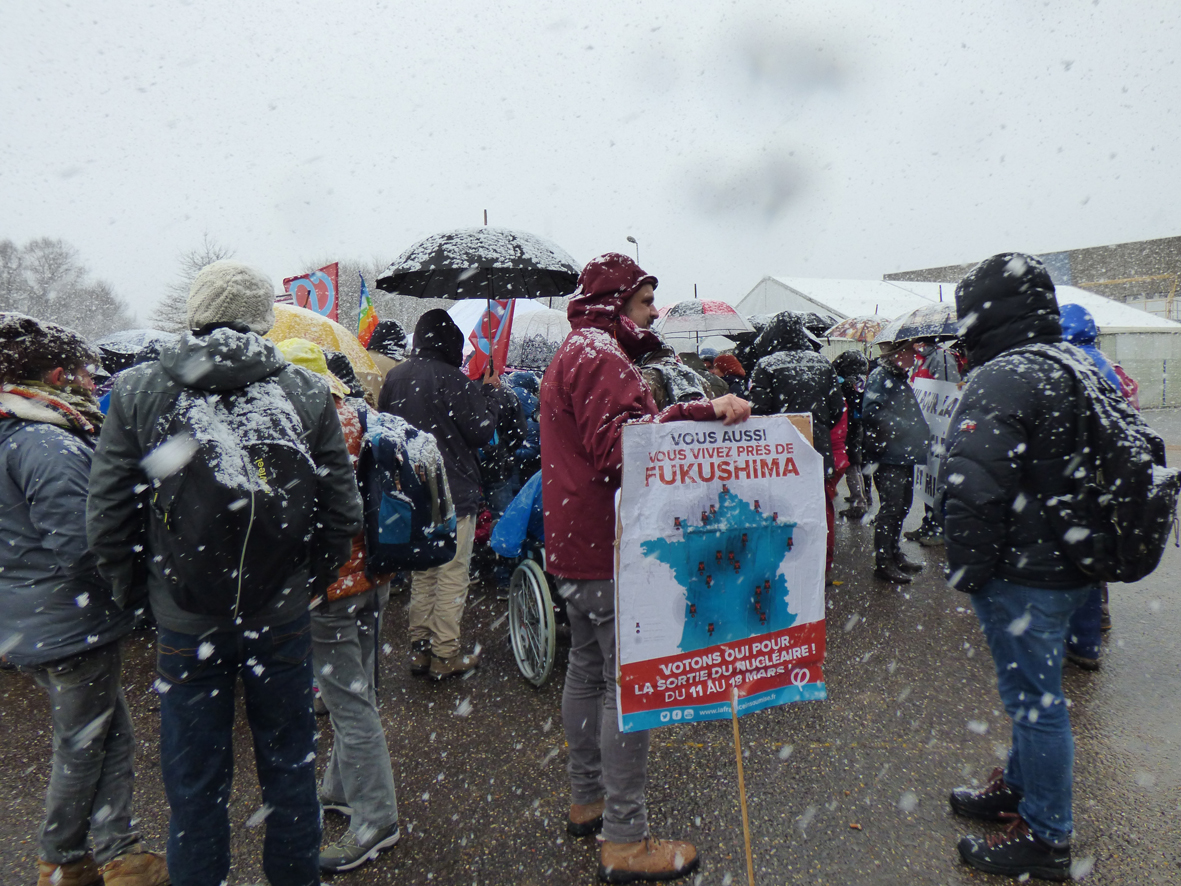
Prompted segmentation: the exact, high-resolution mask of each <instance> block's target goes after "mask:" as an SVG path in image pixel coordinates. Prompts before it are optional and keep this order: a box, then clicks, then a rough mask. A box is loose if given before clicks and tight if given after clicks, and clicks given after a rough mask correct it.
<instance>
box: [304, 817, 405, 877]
mask: <svg viewBox="0 0 1181 886" xmlns="http://www.w3.org/2000/svg"><path fill="white" fill-rule="evenodd" d="M365 830H367V831H369V832H370V833H369V834H365V835H364V836H365V838H366V839H360V838H358V837H357V835H356V834H354V833H353V831H352V830H351V829H350V830H349V832H348V833H347V834H345V835H344V837H343V838H342V839H341V840H339V841H338V842H336V843H330V844H329V845H327V846H325V847H324V848H323V849H321V850H320V870H322V871H327V872H328V873H330V874H339V873H340V872H341V871H351V870H352V869H353V868H359V867H360V866H361V865H363V864H365V863H366V862H368V861H373V859H375V858H377V856H378V854H379V853H380V852H381V851H382V850H384V849H389V848H390V847H391V846H393V845H394V844H395V843H397V842H398V840H400V839H401V838H402V831H401V829H400V828H399V827H398V825H397V823H396V822H395V823H394V824H392V825H390V826H389V827H388V828H385V829H384V830H380V831H374V830H373V828H365Z"/></svg>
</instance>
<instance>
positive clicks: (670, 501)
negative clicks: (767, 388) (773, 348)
mask: <svg viewBox="0 0 1181 886" xmlns="http://www.w3.org/2000/svg"><path fill="white" fill-rule="evenodd" d="M793 418H797V419H798V418H799V417H798V416H794V417H793ZM803 418H804V420H805V421H810V416H804V417H803ZM807 427H809V425H805V428H807ZM810 437H811V435H810V432H809V434H808V436H804V435H802V434H801V433H800V431H799V430H798V429H797V428H796V427H795V425H794V424H793V423H792V421H791V420H789V417H787V416H782V415H776V416H765V417H760V418H752V419H750V420H748V421H746V422H744V423H742V424H738V425H734V426H731V427H725V426H723V425H722V423H721V422H670V423H667V424H655V423H643V424H631V425H627V426H625V427H624V429H623V481H622V484H621V492H620V504H619V521H620V522H619V532H620V540H619V557H618V560H617V576H616V579H617V581H616V592H617V595H618V596H617V601H616V630H617V632H618V634H617V641H618V643H617V649H618V653H619V654H618V669H619V680H620V689H619V692H618V699H619V722H620V729H621V730H622V731H624V732H634V731H637V730H641V729H650V728H653V727H656V726H663V725H668V724H671V723H683V722H692V721H696V720H717V719H723V718H728V717H730V716H732V714H731V706H730V700H731V692H732V690H733V689H737V691H738V704H737V710H738V713H739V714H745V713H750V712H751V711H757V710H762V709H763V708H767V707H772V706H774V705H780V704H786V703H788V702H794V701H805V700H813V699H823V698H825V697H826V693H825V686H824V674H823V671H822V668H821V665H822V664H823V661H824V644H825V635H824V555H825V540H826V535H827V526H826V522H825V499H824V459H823V458H822V457H821V456H820V455H819V454H818V453H817V452H816V450H815V449H813V448H812V447H811V445H810V444H809V443H808V440H809V439H810Z"/></svg>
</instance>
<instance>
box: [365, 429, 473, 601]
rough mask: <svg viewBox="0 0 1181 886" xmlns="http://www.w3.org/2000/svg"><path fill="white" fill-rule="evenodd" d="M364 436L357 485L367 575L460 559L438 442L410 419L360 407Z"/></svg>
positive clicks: (438, 564)
mask: <svg viewBox="0 0 1181 886" xmlns="http://www.w3.org/2000/svg"><path fill="white" fill-rule="evenodd" d="M357 414H358V416H359V418H360V419H361V428H362V430H363V431H364V433H365V438H364V441H363V442H362V444H361V455H360V458H359V460H358V463H357V482H358V484H359V485H360V488H361V498H362V500H363V502H364V504H365V560H366V568H365V572H366V574H367V575H369V576H370V577H371V578H372V577H374V576H378V575H387V574H389V573H392V572H399V571H401V570H403V569H412V570H421V569H430V568H431V567H433V566H442V565H443V564H444V563H447V562H448V561H450V560H452V559H454V558H455V549H456V541H455V527H456V519H455V507H454V505H453V504H452V501H451V488H450V486H448V484H447V472H446V471H445V470H444V467H443V456H442V454H441V453H440V452H439V447H438V444H436V443H435V438H434V437H433V436H431V435H430V434H428V433H427V432H426V431H420V430H419V429H418V428H416V427H414V426H413V425H411V424H409V423H407V422H406V420H405V419H402V418H399V417H398V416H396V415H390V414H389V413H385V412H373V411H371V410H367V409H358V410H357Z"/></svg>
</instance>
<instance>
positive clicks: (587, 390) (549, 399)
mask: <svg viewBox="0 0 1181 886" xmlns="http://www.w3.org/2000/svg"><path fill="white" fill-rule="evenodd" d="M645 283H651V284H652V285H653V286H655V285H656V278H655V277H653V276H651V275H650V274H645V273H644V271H643V270H641V268H640V266H639V265H637V264H636V263H635V262H634V261H632V260H631V259H630V258H628V257H627V256H626V255H621V254H619V253H615V252H609V253H607V254H606V255H602V256H599V257H598V258H596V259H592V260H591V261H590V262H589V263H588V264H587V265H586V267H585V268H583V269H582V274H581V275H580V276H579V278H578V289H577V290H576V291H575V293H574V297H573V298H572V299H571V300H570V306H569V307H568V308H567V311H566V315H567V317H569V319H570V325H571V327H572V330H571V332H570V334H569V335H568V336H567V337H566V341H565V342H563V343H562V346H561V348H559V349H558V353H557V354H556V355H555V356H554V359H553V362H552V363H550V366H549V369H547V370H546V373H545V378H544V379H542V382H541V457H542V467H541V475H542V477H541V479H542V508H543V510H544V512H545V554H546V568H547V569H548V571H550V572H551V573H553V574H554V575H556V576H558V577H559V578H569V579H609V578H612V577H614V575H615V490H616V489H618V488H619V483H620V476H621V473H622V468H623V446H622V438H623V426H624V425H625V424H626V423H627V422H629V421H660V422H665V421H679V420H681V419H695V420H698V421H708V420H712V419H714V418H716V417H717V416H716V415H715V413H714V408H713V406H712V405H711V404H710V403H709V401H708V400H697V401H693V402H689V403H677V404H674V405H672V406H670V407H668V408H667V409H665V410H664V411H663V412H660V413H657V411H656V404H655V402H654V401H653V400H652V394H651V393H650V392H649V390H648V386H647V385H646V384H645V382H644V379H643V377H642V376H641V375H640V371H639V369H637V368H636V366H635V363H634V361H635V360H636V359H637V358H639V357H641V356H643V355H644V354H646V353H648V352H650V351H652V350H654V349H655V348H657V347H660V344H661V342H660V339H659V337H658V336H657V335H656V334H655V333H653V332H649V331H647V330H644V329H640V328H638V327H637V326H636V325H635V324H634V323H632V322H631V320H629V319H627V318H626V317H623V316H621V315H620V309H621V308H622V307H623V304H624V302H626V301H627V300H628V298H630V297H631V296H632V295H633V294H634V293H635V292H636V291H637V290H638V289H639V288H640V287H641V286H643V285H644V284H645Z"/></svg>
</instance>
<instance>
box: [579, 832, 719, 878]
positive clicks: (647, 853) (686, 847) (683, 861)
mask: <svg viewBox="0 0 1181 886" xmlns="http://www.w3.org/2000/svg"><path fill="white" fill-rule="evenodd" d="M696 867H697V849H696V847H694V845H693V844H692V843H685V842H682V841H680V840H656V839H653V838H652V837H645V838H644V839H643V840H641V841H640V842H638V843H610V842H605V843H603V846H602V848H601V849H600V850H599V879H600V880H602V881H604V882H606V883H634V882H636V881H637V880H675V879H676V878H677V877H683V876H685V874H688V873H689V872H691V871H692V870H693V869H694V868H696Z"/></svg>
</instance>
